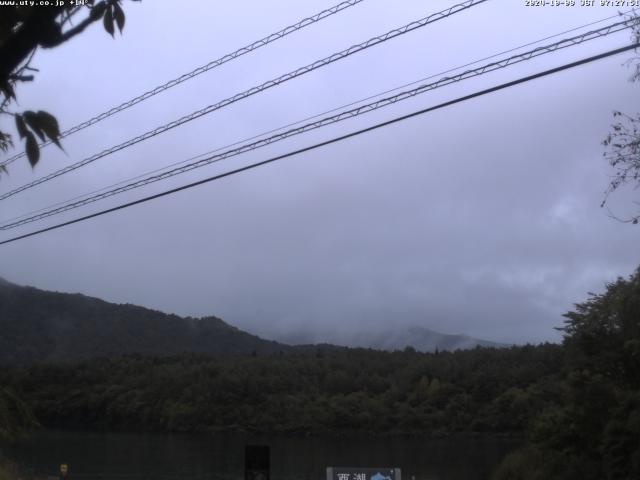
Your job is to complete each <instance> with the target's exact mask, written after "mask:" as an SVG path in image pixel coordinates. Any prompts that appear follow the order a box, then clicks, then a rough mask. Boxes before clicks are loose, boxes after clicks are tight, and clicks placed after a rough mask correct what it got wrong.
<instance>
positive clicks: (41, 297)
mask: <svg viewBox="0 0 640 480" xmlns="http://www.w3.org/2000/svg"><path fill="white" fill-rule="evenodd" d="M0 332H2V334H1V335H0V363H29V362H36V361H37V362H46V361H71V360H80V359H87V358H90V357H101V356H102V357H113V356H119V355H123V354H127V353H141V354H147V355H176V354H179V353H181V352H184V351H190V352H202V353H225V352H226V353H232V352H235V353H251V352H253V351H255V352H256V353H257V354H263V353H271V352H277V351H280V350H283V351H286V350H288V349H289V348H290V347H288V346H287V345H283V344H278V343H276V342H270V341H267V340H263V339H261V338H259V337H256V336H254V335H250V334H248V333H246V332H242V331H240V330H238V329H236V328H234V327H232V326H230V325H228V324H226V323H225V322H223V321H222V320H220V319H219V318H215V317H207V318H202V319H194V318H181V317H178V316H177V315H167V314H165V313H162V312H158V311H154V310H149V309H146V308H142V307H137V306H134V305H115V304H111V303H107V302H104V301H102V300H98V299H96V298H90V297H86V296H83V295H69V294H63V293H54V292H45V291H42V290H38V289H36V288H31V287H20V286H17V285H13V284H10V283H8V282H4V283H2V282H0Z"/></svg>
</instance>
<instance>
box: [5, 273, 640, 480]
mask: <svg viewBox="0 0 640 480" xmlns="http://www.w3.org/2000/svg"><path fill="white" fill-rule="evenodd" d="M565 317H566V320H565V323H564V326H563V327H562V328H561V330H562V332H563V334H564V341H563V344H562V345H554V344H545V345H538V346H520V347H511V348H502V349H496V348H482V347H478V348H476V349H472V350H465V351H456V352H439V353H420V352H416V351H415V350H413V349H411V348H407V349H405V350H402V351H396V352H382V351H374V350H365V349H344V348H330V347H328V346H327V347H322V346H316V347H314V348H306V349H302V350H295V349H292V350H290V351H286V352H285V351H275V352H268V353H259V352H257V351H253V352H251V353H248V354H242V355H238V354H236V355H230V354H217V355H212V354H202V353H183V354H179V355H173V356H163V357H159V356H145V355H139V354H136V355H127V356H122V357H118V358H97V359H91V360H86V361H82V362H80V363H63V364H53V363H39V364H31V365H13V366H10V367H6V368H4V369H2V370H1V371H0V385H2V387H3V389H4V392H5V393H4V395H5V397H6V395H8V394H9V393H10V394H11V395H13V397H12V398H15V399H16V400H15V404H16V405H22V404H21V403H20V402H19V401H18V399H22V402H23V405H22V406H21V407H20V408H22V410H24V411H25V412H33V414H34V415H35V417H36V418H37V420H38V421H39V422H40V423H41V424H42V425H43V426H45V427H65V428H69V427H74V428H87V429H109V430H118V429H120V430H144V431H189V432H191V431H211V432H215V431H221V430H239V431H249V432H270V433H295V434H321V433H328V434H332V435H352V434H371V435H448V434H509V435H519V436H522V438H524V439H526V443H525V445H524V447H523V448H522V449H520V450H518V451H516V452H514V453H513V454H511V455H510V456H508V457H507V458H506V459H505V461H504V462H503V464H502V465H501V467H500V468H499V470H498V471H497V472H496V475H495V478H496V479H498V480H505V479H523V480H527V479H554V478H562V479H581V480H582V479H586V480H590V479H593V480H596V479H598V480H599V479H628V478H640V441H639V440H638V439H640V269H639V270H637V271H636V272H635V273H634V275H632V276H631V277H630V278H628V279H622V278H620V279H618V280H617V281H616V282H614V283H612V284H609V285H608V286H607V290H606V292H605V293H603V294H601V295H592V296H591V297H590V298H589V299H588V300H587V301H586V302H584V303H581V304H578V305H576V306H575V309H574V311H572V312H569V313H567V314H566V315H565ZM0 400H1V399H0ZM5 403H6V402H5ZM0 407H2V401H0ZM1 410H2V409H1V408H0V413H1ZM13 410H14V412H15V411H16V407H14V408H13Z"/></svg>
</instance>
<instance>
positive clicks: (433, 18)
mask: <svg viewBox="0 0 640 480" xmlns="http://www.w3.org/2000/svg"><path fill="white" fill-rule="evenodd" d="M486 1H487V0H467V1H465V2H462V3H459V4H457V5H454V6H452V7H449V8H447V9H445V10H442V11H440V12H437V13H434V14H431V15H429V16H428V17H425V18H422V19H420V20H416V21H413V22H411V23H408V24H407V25H404V26H402V27H400V28H396V29H394V30H391V31H389V32H387V33H385V34H383V35H379V36H377V37H373V38H370V39H369V40H367V41H365V42H362V43H359V44H357V45H353V46H351V47H349V48H347V49H345V50H342V51H341V52H338V53H334V54H332V55H329V56H328V57H325V58H323V59H322V60H317V61H315V62H313V63H311V64H309V65H306V66H304V67H301V68H298V69H296V70H293V71H291V72H289V73H286V74H284V75H281V76H280V77H277V78H275V79H272V80H269V81H267V82H265V83H263V84H261V85H259V86H256V87H253V88H250V89H249V90H245V91H244V92H242V93H238V94H236V95H234V96H232V97H229V98H226V99H225V100H222V101H220V102H218V103H215V104H213V105H209V106H207V107H205V108H202V109H200V110H197V111H195V112H193V113H191V114H189V115H186V116H184V117H181V118H179V119H178V120H174V121H173V122H170V123H167V124H165V125H162V126H160V127H157V128H155V129H154V130H150V131H148V132H146V133H144V134H142V135H139V136H137V137H134V138H132V139H130V140H127V141H126V142H124V143H121V144H119V145H116V146H114V147H111V148H108V149H107V150H103V151H102V152H100V153H97V154H95V155H92V156H90V157H87V158H85V159H84V160H81V161H79V162H76V163H74V164H72V165H69V166H67V167H65V168H62V169H60V170H57V171H55V172H53V173H50V174H49V175H46V176H44V177H41V178H39V179H37V180H34V181H32V182H30V183H27V184H25V185H23V186H21V187H18V188H15V189H13V190H11V191H9V192H7V193H4V194H2V195H0V200H5V199H7V198H9V197H12V196H13V195H16V194H18V193H20V192H23V191H24V190H27V189H29V188H33V187H35V186H37V185H40V184H42V183H44V182H47V181H49V180H52V179H54V178H56V177H59V176H60V175H64V174H66V173H69V172H71V171H73V170H77V169H78V168H81V167H83V166H85V165H88V164H90V163H93V162H95V161H96V160H98V159H100V158H102V157H105V156H107V155H111V154H113V153H115V152H118V151H120V150H123V149H125V148H127V147H130V146H132V145H135V144H136V143H139V142H142V141H143V140H147V139H149V138H151V137H154V136H156V135H159V134H161V133H164V132H166V131H168V130H171V129H172V128H175V127H178V126H180V125H183V124H184V123H187V122H190V121H192V120H195V119H196V118H200V117H202V116H204V115H207V114H209V113H211V112H214V111H216V110H219V109H221V108H224V107H226V106H228V105H230V104H232V103H235V102H237V101H239V100H243V99H245V98H247V97H250V96H252V95H255V94H257V93H260V92H263V91H265V90H267V89H269V88H271V87H275V86H277V85H280V84H282V83H284V82H287V81H289V80H292V79H294V78H297V77H299V76H301V75H304V74H306V73H309V72H312V71H314V70H316V69H318V68H321V67H324V66H326V65H329V64H331V63H333V62H336V61H338V60H342V59H344V58H347V57H349V56H351V55H353V54H355V53H358V52H361V51H363V50H365V49H367V48H370V47H373V46H375V45H378V44H381V43H384V42H386V41H388V40H391V39H393V38H395V37H398V36H400V35H404V34H405V33H408V32H411V31H413V30H416V29H418V28H422V27H424V26H426V25H429V24H431V23H434V22H437V21H439V20H442V19H444V18H447V17H449V16H451V15H454V14H456V13H459V12H461V11H464V10H467V9H469V8H471V7H473V6H475V5H478V4H481V3H484V2H486Z"/></svg>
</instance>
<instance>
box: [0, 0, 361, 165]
mask: <svg viewBox="0 0 640 480" xmlns="http://www.w3.org/2000/svg"><path fill="white" fill-rule="evenodd" d="M362 1H364V0H347V1H344V2H341V3H339V4H337V5H334V6H333V7H331V8H328V9H326V10H323V11H321V12H319V13H316V14H315V15H313V16H311V17H307V18H304V19H302V20H300V21H299V22H297V23H294V24H293V25H289V26H288V27H285V28H283V29H282V30H280V31H278V32H276V33H272V34H270V35H267V36H266V37H264V38H261V39H260V40H256V41H255V42H253V43H251V44H249V45H246V46H244V47H242V48H239V49H238V50H236V51H235V52H231V53H227V54H226V55H223V56H222V57H220V58H218V59H216V60H213V61H211V62H209V63H207V64H206V65H203V66H201V67H198V68H196V69H194V70H192V71H190V72H188V73H185V74H183V75H181V76H179V77H177V78H174V79H173V80H169V81H168V82H166V83H164V84H162V85H159V86H157V87H155V88H152V89H151V90H148V91H146V92H144V93H142V94H141V95H138V96H137V97H134V98H132V99H131V100H128V101H126V102H123V103H121V104H120V105H118V106H117V107H113V108H112V109H110V110H107V111H105V112H102V113H100V114H99V115H96V116H95V117H93V118H90V119H89V120H86V121H84V122H82V123H79V124H78V125H75V126H73V127H71V128H69V129H67V130H65V131H64V132H62V133H61V134H60V137H59V138H64V137H68V136H69V135H71V134H73V133H76V132H79V131H80V130H83V129H85V128H87V127H90V126H91V125H95V124H96V123H98V122H101V121H102V120H104V119H105V118H108V117H110V116H112V115H115V114H116V113H118V112H121V111H123V110H126V109H127V108H130V107H133V106H134V105H137V104H138V103H140V102H142V101H144V100H147V99H148V98H151V97H153V96H155V95H158V94H159V93H161V92H164V91H165V90H168V89H170V88H172V87H175V86H176V85H179V84H181V83H183V82H186V81H187V80H191V79H192V78H194V77H196V76H198V75H200V74H202V73H205V72H208V71H209V70H212V69H214V68H216V67H219V66H220V65H223V64H225V63H227V62H229V61H231V60H235V59H236V58H238V57H241V56H242V55H245V54H247V53H250V52H253V51H254V50H257V49H259V48H260V47H264V46H265V45H268V44H270V43H272V42H275V41H276V40H280V39H281V38H284V37H286V36H287V35H289V34H291V33H294V32H297V31H298V30H302V29H303V28H305V27H308V26H309V25H313V24H315V23H317V22H319V21H321V20H324V19H325V18H327V17H330V16H332V15H335V14H336V13H338V12H341V11H342V10H345V9H347V8H349V7H353V6H354V5H357V4H358V3H360V2H362ZM51 143H53V142H52V141H51V140H48V141H45V142H41V143H40V144H38V146H39V147H40V148H42V147H45V146H46V145H50V144H51ZM25 155H26V153H25V152H20V153H18V154H16V155H14V156H13V157H11V158H9V159H7V160H5V161H4V162H2V163H0V166H7V165H9V164H10V163H13V162H14V161H15V160H17V159H19V158H22V157H24V156H25Z"/></svg>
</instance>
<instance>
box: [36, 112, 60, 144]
mask: <svg viewBox="0 0 640 480" xmlns="http://www.w3.org/2000/svg"><path fill="white" fill-rule="evenodd" d="M36 116H37V117H38V125H39V126H40V128H41V129H42V130H43V131H44V133H45V134H46V135H47V137H49V138H50V139H51V141H52V142H53V143H55V144H56V145H57V146H58V147H59V148H62V145H60V142H59V141H58V137H60V127H59V126H58V120H56V117H54V116H53V115H51V114H50V113H48V112H45V111H43V110H39V111H38V112H36Z"/></svg>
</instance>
